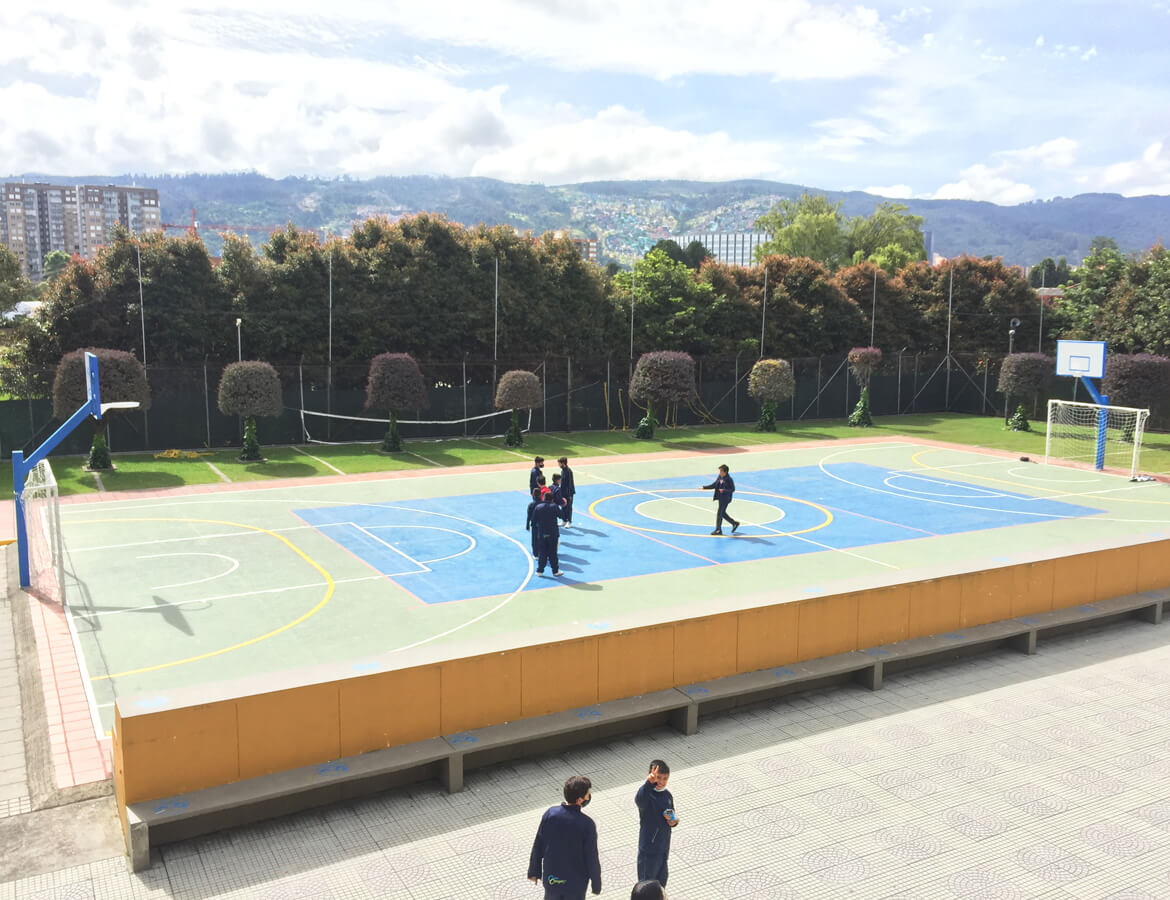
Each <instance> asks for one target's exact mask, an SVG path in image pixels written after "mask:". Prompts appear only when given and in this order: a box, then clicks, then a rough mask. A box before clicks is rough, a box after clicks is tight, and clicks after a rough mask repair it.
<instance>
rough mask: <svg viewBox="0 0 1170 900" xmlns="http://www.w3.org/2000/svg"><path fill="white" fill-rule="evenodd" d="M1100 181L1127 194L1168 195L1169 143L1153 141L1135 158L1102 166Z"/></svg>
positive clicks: (1169, 179)
mask: <svg viewBox="0 0 1170 900" xmlns="http://www.w3.org/2000/svg"><path fill="white" fill-rule="evenodd" d="M1101 183H1103V185H1104V189H1105V190H1109V191H1116V192H1117V193H1119V194H1124V195H1125V196H1127V197H1138V196H1142V195H1144V194H1170V143H1166V142H1164V141H1154V142H1153V143H1152V144H1150V145H1149V146H1147V147H1146V149H1145V150H1144V151H1143V152H1142V155H1141V156H1140V157H1139V158H1138V159H1134V160H1127V161H1125V162H1119V163H1113V164H1112V165H1110V166H1106V167H1105V171H1104V172H1103V173H1102V177H1101Z"/></svg>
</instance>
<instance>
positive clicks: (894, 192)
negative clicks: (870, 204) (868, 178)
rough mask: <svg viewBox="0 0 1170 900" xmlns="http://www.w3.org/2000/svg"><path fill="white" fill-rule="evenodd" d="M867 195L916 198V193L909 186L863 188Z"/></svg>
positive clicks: (891, 185)
mask: <svg viewBox="0 0 1170 900" xmlns="http://www.w3.org/2000/svg"><path fill="white" fill-rule="evenodd" d="M862 190H863V191H865V192H866V193H867V194H876V195H877V196H879V197H894V198H897V199H903V198H906V197H912V196H914V191H912V190H911V189H910V185H908V184H887V185H884V186H883V185H875V186H871V187H864V188H862Z"/></svg>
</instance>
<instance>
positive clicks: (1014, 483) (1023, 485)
mask: <svg viewBox="0 0 1170 900" xmlns="http://www.w3.org/2000/svg"><path fill="white" fill-rule="evenodd" d="M942 452H943V448H942V447H930V448H928V449H926V450H919V451H918V452H917V453H915V454H913V455H912V456H911V457H910V462H912V463H914V464H915V465H917V466H921V467H922V468H924V469H929V470H930V471H932V472H942V474H944V475H962V476H964V477H966V478H980V479H982V480H983V481H994V482H995V483H996V484H1006V485H1008V486H1009V487H1014V488H1016V489H1017V490H1018V489H1020V488H1034V489H1035V490H1038V491H1048V493H1050V494H1059V495H1062V496H1065V497H1080V496H1088V495H1087V494H1083V493H1078V492H1076V491H1069V490H1067V489H1065V488H1050V487H1043V486H1042V485H1039V484H1031V483H1029V482H1026V481H1008V480H1006V479H1004V478H993V477H992V476H991V475H980V474H979V473H977V472H956V471H955V470H954V469H941V468H939V467H938V466H932V465H930V464H929V463H924V462H923V461H922V460H921V459H919V457H920V456H922V454H924V453H942ZM967 452H972V451H967ZM1009 461H1010V460H1004V462H1009ZM1073 471H1075V470H1073ZM908 474H913V473H908ZM1107 499H1109V500H1117V501H1119V502H1121V503H1153V504H1154V505H1155V506H1166V505H1168V504H1170V500H1141V499H1139V498H1137V497H1109V498H1107Z"/></svg>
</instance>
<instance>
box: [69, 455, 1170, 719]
mask: <svg viewBox="0 0 1170 900" xmlns="http://www.w3.org/2000/svg"><path fill="white" fill-rule="evenodd" d="M720 463H726V464H727V465H729V466H730V468H731V472H732V476H733V477H734V478H735V480H736V486H737V492H736V498H735V500H734V502H733V503H732V505H731V507H730V510H729V512H730V513H731V515H733V516H735V517H736V518H738V519H739V520H740V521H741V523H742V524H741V527H740V528H739V530H738V531H737V533H736V534H735V535H730V534H727V535H726V536H723V537H715V536H712V535H711V534H710V531H711V528H712V525H713V522H714V510H715V505H714V503H712V501H711V496H710V492H709V491H703V490H701V489H700V486H701V485H703V484H706V483H709V482H711V481H713V480H714V475H715V470H716V467H717V466H718V465H719V464H720ZM573 470H574V473H575V475H576V482H577V489H578V493H577V496H576V498H575V511H574V515H573V523H572V526H571V527H570V528H567V529H564V530H563V531H562V535H561V542H560V554H561V568H562V570H563V572H564V574H563V575H562V576H561V577H560V578H554V577H552V575H551V566H550V567H549V570H548V571H546V573H545V574H544V575H541V574H539V573H537V571H536V569H535V561H534V559H533V557H532V552H531V543H530V535H529V533H528V532H526V530H525V513H526V508H527V502H528V498H527V495H526V488H527V484H528V466H527V465H526V464H525V462H524V460H522V459H519V458H517V459H516V465H515V466H514V467H512V466H508V467H492V468H490V469H486V468H485V469H480V470H477V471H467V470H462V471H446V472H444V471H433V470H432V471H427V472H422V473H397V474H387V475H385V476H381V477H376V478H374V479H370V478H367V479H366V480H346V479H343V478H328V479H320V480H319V481H316V482H313V483H308V484H304V483H302V484H299V485H297V486H284V487H262V488H249V489H236V488H229V487H227V486H225V489H223V490H212V491H210V492H203V493H191V494H189V495H180V496H160V495H151V494H150V493H146V492H144V493H143V494H142V495H141V496H139V497H135V498H133V499H125V500H117V501H105V502H96V503H93V502H90V503H68V502H67V503H64V504H63V505H62V508H61V513H62V522H63V528H64V534H65V543H66V582H67V597H68V603H69V610H70V614H71V619H72V625H73V628H74V631H75V633H76V636H77V642H78V646H79V648H80V650H81V653H82V655H83V657H84V666H85V668H86V670H87V671H88V673H89V677H90V680H91V687H92V690H93V696H94V699H95V702H96V704H97V708H98V713H99V715H100V717H101V720H102V724H103V726H104V727H105V728H106V729H107V730H108V729H109V727H110V723H111V721H112V718H113V703H114V700H115V698H117V697H131V695H133V699H132V701H131V702H134V703H136V704H139V705H140V706H143V707H149V706H150V705H151V704H152V703H157V704H161V703H162V702H163V700H162V699H160V698H164V697H166V695H167V692H168V691H175V690H180V689H186V688H190V687H193V686H195V687H197V686H204V685H211V684H213V683H217V682H224V681H229V680H233V679H237V678H242V677H245V676H251V675H259V674H271V673H278V672H281V671H283V670H289V669H298V670H304V669H305V668H306V667H312V666H318V665H320V666H324V667H327V668H330V670H331V672H332V673H333V677H336V672H337V667H339V666H340V667H342V669H343V670H344V671H352V672H354V673H363V672H371V671H378V670H380V669H385V668H391V667H395V666H401V665H411V664H417V663H420V662H424V661H430V660H435V659H442V658H450V657H454V656H462V655H467V654H471V653H476V652H484V651H487V650H494V649H504V648H508V647H516V646H524V645H527V644H532V643H538V642H543V641H550V640H559V639H567V638H571V637H574V636H580V635H585V634H596V633H598V632H604V631H607V630H613V629H618V628H622V627H629V626H633V625H645V624H649V623H653V622H655V621H668V620H672V619H676V618H680V617H685V616H695V615H702V614H704V613H711V612H717V611H724V610H729V609H736V608H743V607H748V606H755V605H760V604H763V603H774V602H782V601H784V600H787V599H794V598H799V597H807V596H810V595H816V594H821V593H833V592H836V591H842V590H856V589H860V588H863V587H867V586H874V585H880V584H892V583H898V582H902V581H907V580H913V579H916V578H922V577H929V576H930V575H931V574H932V573H935V572H940V571H943V570H945V571H946V572H954V571H956V570H957V569H958V570H961V569H978V568H982V567H984V566H987V565H993V564H998V563H1004V562H1018V561H1026V560H1027V559H1029V558H1035V557H1037V556H1042V555H1043V556H1050V555H1053V554H1055V553H1061V552H1066V551H1067V552H1073V551H1075V550H1078V549H1086V548H1088V547H1091V546H1093V545H1094V544H1097V543H1101V542H1119V541H1120V542H1124V541H1127V540H1130V539H1133V540H1137V539H1141V538H1148V537H1152V536H1155V535H1157V536H1167V535H1170V490H1168V489H1167V486H1166V485H1164V484H1160V483H1156V482H1145V483H1142V482H1130V481H1129V480H1127V479H1125V478H1122V477H1118V476H1115V475H1107V474H1101V473H1098V472H1095V471H1092V470H1084V469H1076V468H1069V467H1060V466H1044V465H1038V464H1036V463H1029V462H1021V461H1020V460H1019V459H1018V458H1016V457H1005V456H1003V455H993V454H990V453H983V452H980V451H978V450H975V449H971V448H964V447H958V446H947V445H938V444H923V443H915V442H913V441H909V440H887V441H876V442H868V441H859V442H854V443H850V442H840V441H838V442H833V443H820V444H817V445H787V446H780V445H774V446H772V447H756V448H752V449H750V450H738V451H731V452H724V453H719V454H712V453H694V454H690V455H687V454H673V455H669V456H656V457H653V458H645V457H641V458H622V457H617V456H614V457H607V458H591V459H582V460H580V461H574V462H573ZM545 471H546V473H547V474H549V475H551V474H552V472H554V471H556V467H555V466H551V467H548V468H546V470H545ZM728 530H729V528H728Z"/></svg>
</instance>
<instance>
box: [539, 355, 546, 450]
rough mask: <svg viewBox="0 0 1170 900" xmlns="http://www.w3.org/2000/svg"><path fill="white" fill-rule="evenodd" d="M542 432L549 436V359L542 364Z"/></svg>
mask: <svg viewBox="0 0 1170 900" xmlns="http://www.w3.org/2000/svg"><path fill="white" fill-rule="evenodd" d="M540 430H541V431H543V432H544V433H545V434H548V357H545V359H544V361H543V362H542V363H541V364H540Z"/></svg>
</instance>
